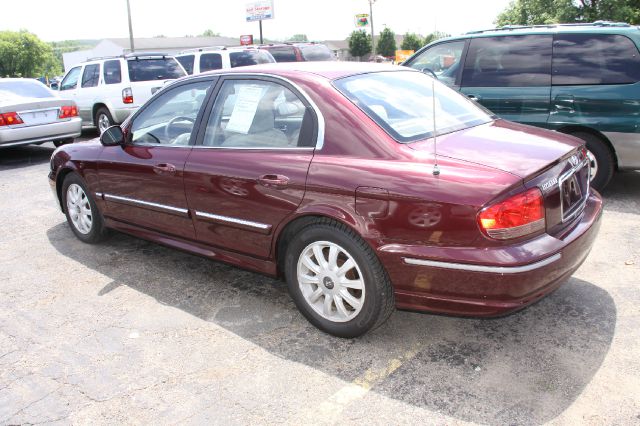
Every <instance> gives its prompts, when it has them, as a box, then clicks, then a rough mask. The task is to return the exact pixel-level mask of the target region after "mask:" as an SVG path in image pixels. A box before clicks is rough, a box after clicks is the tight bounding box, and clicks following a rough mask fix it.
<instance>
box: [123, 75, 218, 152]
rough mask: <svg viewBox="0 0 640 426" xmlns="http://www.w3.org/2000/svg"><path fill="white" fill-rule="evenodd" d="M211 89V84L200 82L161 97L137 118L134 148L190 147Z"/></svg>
mask: <svg viewBox="0 0 640 426" xmlns="http://www.w3.org/2000/svg"><path fill="white" fill-rule="evenodd" d="M210 86H211V82H210V81H198V82H194V83H190V84H184V85H181V86H179V87H176V88H173V89H169V90H168V91H167V92H165V93H164V94H162V95H160V96H159V97H158V98H156V99H155V100H154V101H152V102H151V104H149V105H148V106H147V107H146V108H145V109H144V110H143V111H141V112H140V114H139V115H138V116H136V117H135V118H134V120H133V124H132V127H131V133H132V136H131V142H132V143H133V144H134V145H164V146H185V145H188V144H189V140H190V138H191V133H192V131H193V127H194V123H195V121H196V117H197V115H198V111H199V110H200V107H201V106H202V102H203V101H204V98H205V96H206V92H207V89H208V88H209V87H210Z"/></svg>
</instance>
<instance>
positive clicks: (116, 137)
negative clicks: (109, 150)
mask: <svg viewBox="0 0 640 426" xmlns="http://www.w3.org/2000/svg"><path fill="white" fill-rule="evenodd" d="M100 143H101V144H102V145H104V146H116V145H122V144H124V132H123V131H122V129H121V128H120V126H111V127H109V128H108V129H107V130H105V131H104V132H102V134H101V135H100Z"/></svg>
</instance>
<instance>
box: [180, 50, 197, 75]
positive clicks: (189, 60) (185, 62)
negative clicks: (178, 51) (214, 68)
mask: <svg viewBox="0 0 640 426" xmlns="http://www.w3.org/2000/svg"><path fill="white" fill-rule="evenodd" d="M176 59H177V60H178V62H180V65H182V67H183V68H184V70H185V71H186V72H187V74H189V75H191V74H193V63H194V60H195V55H184V56H176Z"/></svg>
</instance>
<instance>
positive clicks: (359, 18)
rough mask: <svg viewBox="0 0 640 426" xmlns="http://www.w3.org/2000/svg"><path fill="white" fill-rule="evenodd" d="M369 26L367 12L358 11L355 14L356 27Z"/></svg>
mask: <svg viewBox="0 0 640 426" xmlns="http://www.w3.org/2000/svg"><path fill="white" fill-rule="evenodd" d="M368 26H369V14H368V13H360V14H358V15H356V28H364V27H368Z"/></svg>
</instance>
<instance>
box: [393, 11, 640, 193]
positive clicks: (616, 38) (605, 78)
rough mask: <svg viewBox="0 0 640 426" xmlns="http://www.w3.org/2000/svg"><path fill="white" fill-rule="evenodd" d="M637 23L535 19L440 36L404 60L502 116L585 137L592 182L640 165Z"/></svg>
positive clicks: (639, 43) (601, 184) (599, 185)
mask: <svg viewBox="0 0 640 426" xmlns="http://www.w3.org/2000/svg"><path fill="white" fill-rule="evenodd" d="M639 46H640V28H638V27H637V26H635V25H634V26H631V25H628V24H621V23H611V22H596V23H593V24H565V25H539V26H532V27H505V28H499V29H494V30H487V31H473V32H470V33H468V34H466V35H464V36H460V37H451V38H446V39H441V40H438V41H436V42H434V43H431V44H429V45H428V46H426V47H424V48H422V49H421V50H419V51H418V52H416V53H415V54H414V55H413V56H412V57H410V58H409V59H407V61H405V62H404V63H403V65H407V66H409V67H411V68H414V69H418V70H421V71H425V72H428V73H430V74H431V73H433V74H435V75H437V76H438V78H439V79H440V80H441V81H442V82H444V83H446V84H447V85H449V86H451V87H453V88H454V89H456V90H459V91H460V92H462V93H464V94H465V95H467V96H469V97H470V98H472V99H475V100H477V101H478V102H479V103H481V104H482V105H484V106H485V107H487V108H488V109H490V110H491V111H493V112H494V113H495V114H498V115H499V116H500V117H502V118H505V119H507V120H512V121H517V122H519V123H525V124H531V125H534V126H539V127H544V128H548V129H553V130H557V131H560V132H562V133H567V134H570V135H573V136H576V137H579V138H580V139H583V140H584V141H586V143H587V148H588V155H589V158H590V165H591V176H592V182H591V183H592V185H593V186H594V187H595V188H597V189H602V188H604V187H605V185H606V184H607V183H608V182H609V180H610V179H611V177H612V175H613V172H614V171H615V170H623V169H627V170H640V126H639V125H638V115H639V114H640V109H639V108H638V105H639V104H640V52H639V51H638V47H639Z"/></svg>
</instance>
